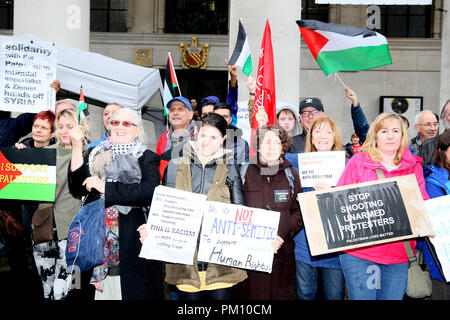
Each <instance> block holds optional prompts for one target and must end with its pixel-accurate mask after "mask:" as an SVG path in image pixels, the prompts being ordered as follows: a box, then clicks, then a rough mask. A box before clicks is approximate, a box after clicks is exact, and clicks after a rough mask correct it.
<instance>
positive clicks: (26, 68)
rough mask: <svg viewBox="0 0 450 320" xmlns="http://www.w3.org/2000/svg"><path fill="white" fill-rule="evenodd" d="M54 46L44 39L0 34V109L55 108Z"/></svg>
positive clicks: (35, 109)
mask: <svg viewBox="0 0 450 320" xmlns="http://www.w3.org/2000/svg"><path fill="white" fill-rule="evenodd" d="M56 57H57V53H56V47H55V46H54V45H53V44H52V43H50V42H46V41H34V40H33V41H30V40H24V39H17V38H15V37H0V61H1V63H0V80H1V81H0V109H1V110H4V111H14V112H31V113H38V112H40V111H43V110H48V109H51V110H53V111H54V110H55V97H56V92H55V90H54V89H52V88H50V84H51V83H52V82H53V81H54V80H55V79H56Z"/></svg>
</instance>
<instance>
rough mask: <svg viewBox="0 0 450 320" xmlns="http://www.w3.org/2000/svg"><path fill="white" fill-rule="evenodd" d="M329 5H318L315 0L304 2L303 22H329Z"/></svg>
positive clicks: (303, 0) (305, 0)
mask: <svg viewBox="0 0 450 320" xmlns="http://www.w3.org/2000/svg"><path fill="white" fill-rule="evenodd" d="M328 8H329V5H328V4H316V3H315V0H302V20H319V21H322V22H328Z"/></svg>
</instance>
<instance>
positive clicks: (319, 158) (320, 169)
mask: <svg viewBox="0 0 450 320" xmlns="http://www.w3.org/2000/svg"><path fill="white" fill-rule="evenodd" d="M298 169H299V175H300V182H301V185H302V187H303V188H306V187H314V186H316V184H317V182H325V183H327V184H328V185H330V186H332V187H334V186H336V184H337V182H338V180H339V177H340V176H341V174H342V172H343V171H344V169H345V151H320V152H305V153H299V154H298Z"/></svg>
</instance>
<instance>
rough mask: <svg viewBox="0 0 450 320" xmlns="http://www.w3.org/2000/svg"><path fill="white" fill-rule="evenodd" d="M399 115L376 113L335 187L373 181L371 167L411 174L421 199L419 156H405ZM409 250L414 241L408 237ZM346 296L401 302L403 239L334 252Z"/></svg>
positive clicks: (405, 258)
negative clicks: (358, 150) (360, 146)
mask: <svg viewBox="0 0 450 320" xmlns="http://www.w3.org/2000/svg"><path fill="white" fill-rule="evenodd" d="M408 144H409V139H408V133H407V131H406V127H405V125H404V123H403V121H402V119H401V118H400V117H399V116H398V115H396V114H393V113H382V114H380V115H379V116H378V117H376V119H375V120H374V121H373V122H372V124H371V125H370V128H369V131H368V134H367V139H366V141H365V142H364V144H363V146H362V148H361V149H360V150H361V152H359V153H357V154H355V155H354V156H353V157H352V158H351V159H350V161H349V162H348V164H347V166H346V167H345V170H344V172H343V173H342V175H341V178H340V179H339V181H338V184H337V186H344V185H349V184H355V183H360V182H365V181H374V180H377V179H378V175H377V171H376V170H377V169H379V170H382V172H383V173H384V176H385V177H386V178H390V177H397V176H402V175H410V174H414V175H415V177H416V179H417V182H418V185H419V189H420V192H421V194H422V197H423V199H424V200H426V199H429V196H428V194H427V192H426V190H425V181H424V178H423V171H422V165H421V163H422V160H421V158H419V157H417V156H414V155H412V154H411V151H409V149H408ZM408 242H409V244H410V245H411V247H412V248H414V247H415V245H416V241H408ZM339 258H340V261H341V265H342V270H343V272H344V277H345V281H346V283H347V288H348V295H349V298H350V299H351V300H401V299H403V296H404V294H405V292H406V287H407V283H408V256H407V253H406V249H405V246H404V243H403V241H396V242H391V243H386V244H380V245H374V246H370V247H363V248H357V249H352V250H348V251H344V253H343V254H341V255H340V256H339Z"/></svg>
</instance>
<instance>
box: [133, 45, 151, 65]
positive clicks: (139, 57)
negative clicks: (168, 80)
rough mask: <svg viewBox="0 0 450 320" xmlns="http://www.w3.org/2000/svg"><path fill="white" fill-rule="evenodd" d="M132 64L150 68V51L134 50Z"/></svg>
mask: <svg viewBox="0 0 450 320" xmlns="http://www.w3.org/2000/svg"><path fill="white" fill-rule="evenodd" d="M134 64H137V65H138V66H143V67H151V66H152V65H153V64H152V49H136V50H135V51H134Z"/></svg>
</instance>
